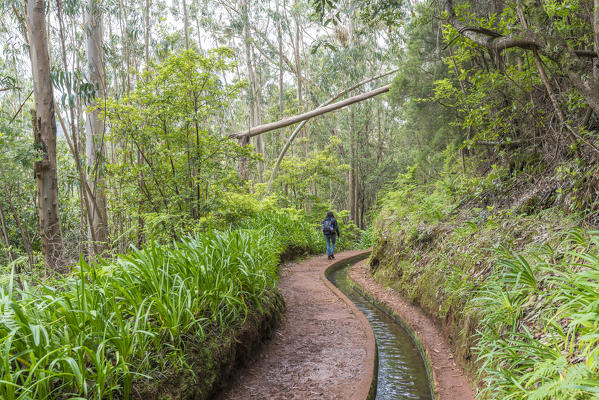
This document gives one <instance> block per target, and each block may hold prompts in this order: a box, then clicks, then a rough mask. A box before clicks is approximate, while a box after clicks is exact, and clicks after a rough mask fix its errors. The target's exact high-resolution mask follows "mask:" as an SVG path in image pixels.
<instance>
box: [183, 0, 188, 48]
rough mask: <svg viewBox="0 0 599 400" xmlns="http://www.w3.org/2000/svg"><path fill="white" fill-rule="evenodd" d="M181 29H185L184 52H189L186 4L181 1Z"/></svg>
mask: <svg viewBox="0 0 599 400" xmlns="http://www.w3.org/2000/svg"><path fill="white" fill-rule="evenodd" d="M183 29H185V50H189V18H188V17H187V3H186V2H185V0H183Z"/></svg>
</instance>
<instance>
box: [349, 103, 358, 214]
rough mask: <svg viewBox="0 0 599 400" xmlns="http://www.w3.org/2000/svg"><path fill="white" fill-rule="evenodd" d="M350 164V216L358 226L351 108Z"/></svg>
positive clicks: (353, 118)
mask: <svg viewBox="0 0 599 400" xmlns="http://www.w3.org/2000/svg"><path fill="white" fill-rule="evenodd" d="M349 129H350V137H349V141H350V163H349V175H348V177H349V215H350V218H351V220H352V221H354V223H356V225H357V216H358V212H357V210H356V140H355V137H354V136H355V111H354V107H351V108H350V128H349Z"/></svg>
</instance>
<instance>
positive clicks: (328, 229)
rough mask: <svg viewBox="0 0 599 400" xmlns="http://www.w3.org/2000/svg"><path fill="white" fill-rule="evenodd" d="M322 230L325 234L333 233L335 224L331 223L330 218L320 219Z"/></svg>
mask: <svg viewBox="0 0 599 400" xmlns="http://www.w3.org/2000/svg"><path fill="white" fill-rule="evenodd" d="M322 232H323V233H324V234H325V235H332V234H333V233H335V225H334V224H333V220H332V219H330V218H325V220H324V221H322Z"/></svg>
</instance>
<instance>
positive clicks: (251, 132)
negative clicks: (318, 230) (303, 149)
mask: <svg viewBox="0 0 599 400" xmlns="http://www.w3.org/2000/svg"><path fill="white" fill-rule="evenodd" d="M398 70H399V69H398V68H396V69H394V70H391V71H387V72H384V73H382V74H379V75H376V76H373V77H370V78H368V79H365V80H363V81H360V82H358V83H356V84H355V85H353V86H351V87H349V88H347V89H344V90H342V91H341V92H339V93H337V94H336V95H335V96H333V97H331V98H329V99H328V100H327V101H325V102H324V103H322V104H320V105H319V106H318V107H316V108H315V109H314V110H312V111H308V112H306V113H303V114H299V115H294V116H292V117H288V118H285V119H282V120H279V121H275V122H271V123H268V124H263V125H258V126H254V127H251V128H249V129H247V130H244V131H240V132H237V133H234V134H232V135H229V138H231V139H241V138H245V137H253V136H257V135H261V134H263V133H266V132H270V131H273V130H276V129H280V128H284V127H287V126H290V125H294V124H296V123H298V122H299V125H298V126H297V127H296V128H295V129H294V130H293V132H292V133H291V135H290V136H289V138H288V139H287V141H286V142H285V145H284V146H283V149H282V150H281V152H280V153H279V156H278V158H277V161H276V163H275V165H274V167H273V170H272V173H271V175H270V178H269V180H268V189H267V190H268V191H270V188H271V186H272V182H273V180H274V177H275V176H276V174H277V171H278V168H279V165H280V164H281V161H282V160H283V157H285V154H286V153H287V150H288V149H289V147H290V146H291V143H292V142H293V140H294V139H295V138H296V137H297V135H298V134H299V132H300V131H301V129H302V128H303V127H304V125H305V124H306V123H307V122H308V120H309V119H311V118H314V117H317V116H319V115H323V114H326V113H329V112H331V111H336V110H338V109H340V108H343V107H346V106H348V105H351V104H354V103H358V102H360V101H364V100H367V99H370V98H372V97H374V96H378V95H379V94H382V93H386V92H388V91H389V88H390V87H391V85H385V86H382V87H380V88H377V89H374V90H371V91H369V92H366V93H363V94H360V95H356V96H352V97H350V98H348V99H345V100H342V101H339V102H337V103H333V101H335V100H337V99H338V98H340V97H341V96H343V95H345V94H347V93H349V92H351V91H352V90H355V89H357V88H359V87H360V86H362V85H365V84H366V83H369V82H372V81H374V80H376V79H379V78H382V77H385V76H388V75H391V74H393V73H395V72H397V71H398ZM331 103H333V104H331Z"/></svg>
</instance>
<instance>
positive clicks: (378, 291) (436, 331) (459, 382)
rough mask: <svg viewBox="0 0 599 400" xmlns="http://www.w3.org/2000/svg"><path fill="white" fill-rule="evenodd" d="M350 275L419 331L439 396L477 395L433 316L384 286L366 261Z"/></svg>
mask: <svg viewBox="0 0 599 400" xmlns="http://www.w3.org/2000/svg"><path fill="white" fill-rule="evenodd" d="M349 277H350V279H351V280H353V281H354V282H356V283H357V284H358V285H359V286H360V287H361V288H362V290H364V291H365V292H366V293H368V294H369V295H371V296H373V297H375V298H377V299H378V300H379V301H381V302H382V303H383V304H384V305H385V306H387V307H388V308H391V309H392V310H393V311H394V312H395V313H396V314H397V315H399V316H400V317H401V318H402V319H403V320H404V321H405V322H407V323H408V325H410V326H411V327H412V329H413V330H414V331H415V332H416V334H417V336H418V338H419V340H420V341H421V342H422V345H423V346H424V348H425V350H426V354H427V356H428V359H429V360H430V361H431V364H432V367H433V378H434V381H435V392H436V394H437V398H438V399H439V400H471V399H474V391H473V390H472V388H471V387H470V384H469V382H468V379H467V378H466V376H465V375H464V369H463V367H462V366H461V365H460V363H459V362H458V361H456V359H455V357H454V355H453V353H452V351H451V347H450V346H449V342H448V340H447V336H446V335H445V334H444V333H443V331H442V329H441V328H439V327H438V326H437V325H435V323H434V321H433V320H432V319H431V318H429V317H428V316H426V315H425V314H424V312H422V310H421V309H420V308H418V307H417V306H415V305H413V304H411V303H409V302H407V301H406V300H404V299H403V298H402V297H401V296H399V295H398V294H397V293H395V292H394V291H393V290H391V289H386V288H384V287H382V286H381V285H380V284H379V283H378V282H376V281H375V280H374V279H372V277H371V275H370V274H369V273H368V266H367V265H366V261H362V262H360V263H358V264H356V265H354V266H353V267H352V268H351V269H350V272H349Z"/></svg>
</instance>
